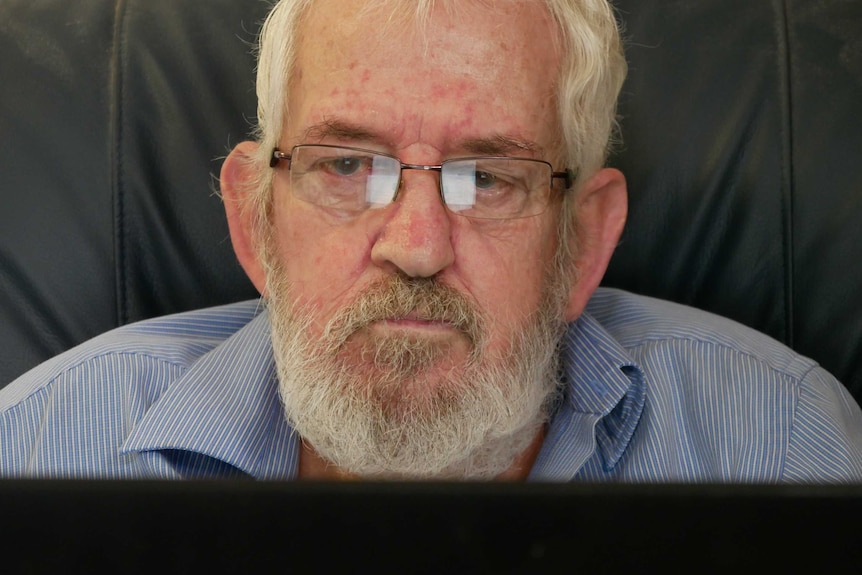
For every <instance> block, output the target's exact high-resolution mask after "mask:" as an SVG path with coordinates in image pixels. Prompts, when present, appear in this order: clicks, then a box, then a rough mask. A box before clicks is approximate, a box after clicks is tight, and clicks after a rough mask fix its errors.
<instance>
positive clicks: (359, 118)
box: [288, 0, 559, 157]
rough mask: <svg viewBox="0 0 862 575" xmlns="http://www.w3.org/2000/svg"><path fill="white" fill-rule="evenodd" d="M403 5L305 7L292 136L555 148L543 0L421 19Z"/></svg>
mask: <svg viewBox="0 0 862 575" xmlns="http://www.w3.org/2000/svg"><path fill="white" fill-rule="evenodd" d="M394 4H396V5H397V6H399V8H397V9H396V8H392V7H389V8H388V9H387V8H386V7H385V6H383V5H381V3H375V4H374V6H373V7H372V8H368V7H367V4H366V3H365V2H363V1H361V0H342V1H338V0H323V3H321V4H318V3H317V2H315V3H314V5H313V7H312V9H311V11H310V12H309V13H308V14H306V16H307V20H306V22H305V23H304V28H303V31H302V34H301V38H300V45H299V46H298V53H297V61H296V65H295V67H294V75H293V77H292V79H291V84H290V93H289V95H288V98H289V102H288V109H289V118H288V127H289V129H288V133H289V137H290V138H291V139H292V140H294V142H295V143H299V142H309V141H321V140H323V139H327V138H330V139H331V140H335V141H342V142H346V143H354V142H355V143H357V144H365V143H371V144H380V145H381V146H383V147H385V148H387V149H390V150H396V149H398V148H400V147H403V146H404V145H409V143H410V142H411V141H424V142H425V143H427V144H430V145H432V146H434V147H435V148H436V149H438V150H440V151H441V152H444V153H461V152H473V153H475V154H477V155H494V154H499V155H507V154H516V155H530V156H536V157H542V156H544V152H543V148H544V149H548V148H556V147H557V143H556V141H553V142H552V141H551V140H552V138H550V137H547V136H546V135H543V134H545V133H547V132H548V131H549V130H548V124H549V123H551V124H553V123H555V121H556V107H555V105H554V104H553V102H554V101H555V79H556V76H557V74H556V71H557V66H558V62H559V58H558V56H557V49H556V43H555V42H553V39H552V38H550V36H552V34H551V33H550V32H549V30H550V29H551V28H552V24H551V22H550V20H549V18H548V17H547V15H546V11H545V8H544V3H543V2H502V3H501V6H503V7H502V8H501V7H499V6H497V4H496V3H488V2H472V1H470V0H468V1H467V3H466V4H463V5H462V4H457V6H456V7H455V8H452V7H451V6H450V7H446V6H442V5H439V6H436V7H434V8H432V10H431V12H429V13H428V15H427V18H424V19H422V18H420V17H419V16H417V15H416V14H415V12H409V11H408V10H407V9H405V8H404V5H409V4H412V2H404V1H402V0H397V1H396V2H394ZM387 5H388V3H387ZM467 5H469V7H468V6H467ZM335 6H338V7H339V8H340V10H336V11H335V12H336V13H337V15H336V16H334V17H332V18H331V17H330V16H329V8H330V7H335ZM350 7H353V9H345V8H350ZM390 31H391V33H390ZM552 131H553V132H555V133H556V131H557V130H556V127H555V126H554V127H553V128H552ZM303 132H304V133H303Z"/></svg>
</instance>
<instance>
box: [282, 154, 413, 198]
mask: <svg viewBox="0 0 862 575" xmlns="http://www.w3.org/2000/svg"><path fill="white" fill-rule="evenodd" d="M400 173H401V165H400V164H399V162H398V161H397V160H396V159H394V158H390V157H388V156H382V155H379V154H374V153H372V152H366V151H362V150H354V149H350V148H339V147H334V146H297V147H295V148H294V149H293V152H292V154H291V161H290V183H291V189H292V191H293V194H294V195H295V196H296V197H298V198H299V199H301V200H303V201H306V202H309V203H311V204H314V205H316V206H320V207H323V208H329V209H332V210H336V211H340V212H348V213H354V212H361V211H363V210H366V209H368V208H369V207H379V206H384V205H387V204H388V203H389V202H391V201H392V198H393V197H394V195H395V190H396V188H397V186H398V179H399V176H400Z"/></svg>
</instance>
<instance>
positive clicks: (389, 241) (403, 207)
mask: <svg viewBox="0 0 862 575" xmlns="http://www.w3.org/2000/svg"><path fill="white" fill-rule="evenodd" d="M439 176H440V174H439V173H434V172H413V173H409V172H407V171H405V172H404V174H403V176H402V177H403V181H402V189H401V190H400V192H399V194H398V198H397V199H396V201H395V203H394V204H393V205H391V206H389V207H388V208H387V209H386V212H387V213H386V216H385V217H386V220H385V222H384V224H383V228H382V229H381V231H380V235H379V236H378V237H377V240H376V241H375V242H374V246H373V247H372V249H371V260H372V261H373V262H374V264H375V265H377V266H380V267H382V268H390V269H389V271H395V270H400V271H401V272H403V273H404V274H406V275H407V276H408V277H415V278H427V277H432V276H434V275H435V274H438V273H440V272H441V271H443V270H444V269H446V268H447V267H449V266H450V265H452V263H453V262H454V261H455V251H454V248H453V246H452V220H451V218H453V217H457V216H453V215H452V213H451V212H449V210H448V209H447V208H446V206H445V205H443V200H442V198H441V197H440V192H439V180H438V178H439Z"/></svg>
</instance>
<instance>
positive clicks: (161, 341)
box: [0, 300, 263, 414]
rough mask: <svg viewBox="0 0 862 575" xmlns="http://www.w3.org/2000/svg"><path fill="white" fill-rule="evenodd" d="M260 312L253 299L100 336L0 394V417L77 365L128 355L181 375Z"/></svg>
mask: <svg viewBox="0 0 862 575" xmlns="http://www.w3.org/2000/svg"><path fill="white" fill-rule="evenodd" d="M262 310H263V304H262V303H261V302H260V301H259V300H250V301H245V302H240V303H233V304H228V305H222V306H217V307H211V308H206V309H200V310H194V311H190V312H183V313H178V314H173V315H167V316H162V317H157V318H152V319H147V320H143V321H139V322H135V323H131V324H128V325H125V326H122V327H119V328H116V329H113V330H111V331H108V332H105V333H104V334H101V335H99V336H97V337H95V338H93V339H91V340H88V341H86V342H84V343H82V344H80V345H78V346H76V347H74V348H72V349H70V350H68V351H66V352H64V353H62V354H60V355H57V356H56V357H54V358H52V359H50V360H48V361H46V362H44V363H42V364H40V365H38V366H36V367H35V368H33V369H32V370H30V371H28V372H27V373H25V374H24V375H22V376H20V377H19V378H17V379H16V380H14V381H12V382H11V383H10V384H9V385H7V386H6V387H4V388H3V389H0V414H2V413H3V411H4V410H6V409H8V408H10V407H12V406H15V405H18V404H21V403H22V402H25V401H27V400H28V398H31V397H34V396H37V395H40V394H41V393H40V392H47V391H50V389H49V388H50V387H51V386H52V385H54V383H55V382H57V381H58V380H60V379H62V377H63V375H65V374H67V373H70V372H72V371H74V370H76V369H78V368H80V367H82V366H88V365H104V364H107V363H109V362H108V361H106V360H110V359H111V358H116V357H118V356H134V357H135V359H136V360H137V361H138V362H139V363H140V362H142V363H143V364H170V365H172V366H175V367H177V368H179V369H180V370H181V371H184V370H185V369H186V368H188V366H190V365H191V364H193V363H194V362H195V361H197V360H198V359H199V358H200V357H201V356H203V355H204V354H206V353H207V352H209V351H211V350H212V349H214V348H215V347H217V346H218V345H219V344H221V343H222V342H224V341H225V340H226V339H227V338H229V337H230V336H231V335H233V334H234V333H236V332H237V331H238V330H239V329H241V328H242V327H244V326H245V325H247V324H248V323H249V322H250V321H251V320H252V319H253V318H254V317H256V316H257V315H258V314H259V313H260V312H261V311H262ZM95 370H98V368H95Z"/></svg>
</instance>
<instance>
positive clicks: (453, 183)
mask: <svg viewBox="0 0 862 575" xmlns="http://www.w3.org/2000/svg"><path fill="white" fill-rule="evenodd" d="M440 177H441V179H442V187H443V198H444V199H445V201H446V205H447V206H448V207H449V209H451V210H452V211H454V212H456V213H458V214H460V215H463V216H467V217H471V218H486V219H499V220H504V219H512V218H525V217H528V216H535V215H538V214H541V213H542V212H543V211H545V209H546V208H547V203H548V198H549V195H550V194H549V191H550V182H551V166H550V165H549V164H547V163H545V162H541V161H536V160H529V159H526V158H472V159H464V160H449V161H447V162H444V163H443V169H442V172H441V176H440Z"/></svg>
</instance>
